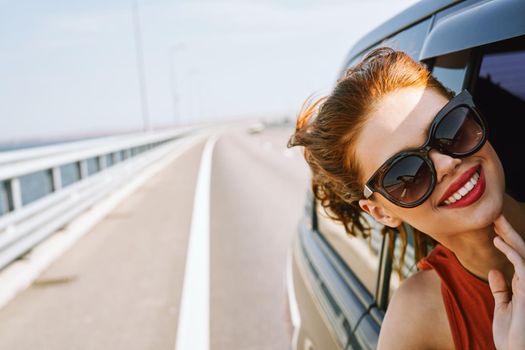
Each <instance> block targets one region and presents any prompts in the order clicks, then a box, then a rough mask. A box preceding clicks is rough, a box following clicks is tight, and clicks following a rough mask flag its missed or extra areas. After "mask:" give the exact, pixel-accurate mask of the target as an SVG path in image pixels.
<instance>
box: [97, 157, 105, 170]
mask: <svg viewBox="0 0 525 350" xmlns="http://www.w3.org/2000/svg"><path fill="white" fill-rule="evenodd" d="M98 168H99V169H100V171H102V170H104V169H106V168H107V163H106V155H105V154H102V155H100V156H98Z"/></svg>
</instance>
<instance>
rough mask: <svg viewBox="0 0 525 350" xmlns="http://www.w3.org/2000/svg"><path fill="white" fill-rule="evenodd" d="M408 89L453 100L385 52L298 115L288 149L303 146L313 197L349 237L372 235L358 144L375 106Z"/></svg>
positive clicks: (420, 70) (405, 60)
mask: <svg viewBox="0 0 525 350" xmlns="http://www.w3.org/2000/svg"><path fill="white" fill-rule="evenodd" d="M408 87H430V88H433V89H436V91H437V92H438V93H440V94H442V95H443V96H445V97H447V98H449V99H450V98H452V97H453V95H454V93H453V92H452V91H450V90H449V89H447V88H445V87H444V86H443V85H442V84H441V83H440V82H439V81H438V80H437V79H435V78H434V77H433V76H432V75H431V74H430V72H429V71H428V69H427V68H426V66H425V65H424V64H422V63H419V62H417V61H415V60H413V59H412V58H411V57H410V56H408V55H407V54H406V53H404V52H402V51H396V50H394V49H391V48H387V47H381V48H378V49H375V50H373V51H371V52H369V53H368V54H367V55H366V56H365V57H364V58H363V60H362V61H361V62H360V63H358V64H357V65H355V66H353V67H351V68H349V69H348V70H347V71H346V72H345V74H344V76H343V77H342V78H340V79H339V80H338V81H337V84H336V86H335V87H334V89H333V90H332V92H331V93H330V95H328V96H324V97H321V98H319V99H317V100H312V99H308V100H307V101H306V102H305V103H304V105H303V107H302V108H301V110H300V112H299V114H298V116H297V123H296V128H295V133H294V134H293V135H292V136H291V137H290V140H289V141H288V147H293V146H303V147H304V157H305V159H306V162H307V163H308V165H309V167H310V169H311V171H312V182H311V185H312V191H313V194H314V196H315V197H316V198H317V200H319V202H320V203H321V205H322V206H323V208H324V209H325V211H326V213H327V215H329V216H330V217H331V218H332V219H335V220H337V221H340V222H341V223H342V224H343V225H344V227H345V230H346V231H347V233H349V234H355V233H354V228H357V229H358V230H359V231H360V232H361V233H363V234H364V235H365V236H366V235H367V234H368V230H369V226H368V225H367V224H366V221H363V216H362V214H363V212H362V210H361V208H360V207H359V204H358V200H359V199H362V198H364V197H363V185H364V184H363V179H362V176H363V172H362V170H361V168H360V166H359V162H358V161H357V159H358V158H357V154H356V150H355V144H356V142H355V141H356V139H357V137H358V135H359V133H360V131H361V130H362V128H363V126H364V124H365V123H366V121H367V116H368V115H369V114H370V112H371V111H372V110H373V109H374V107H375V105H376V103H378V102H379V101H380V100H381V99H382V98H383V97H384V96H385V95H387V94H389V93H391V92H393V91H395V90H397V89H401V88H408Z"/></svg>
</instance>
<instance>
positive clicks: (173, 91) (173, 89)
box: [168, 43, 186, 125]
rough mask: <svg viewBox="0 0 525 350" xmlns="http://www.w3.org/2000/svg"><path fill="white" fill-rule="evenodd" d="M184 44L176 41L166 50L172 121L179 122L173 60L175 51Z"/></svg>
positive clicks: (183, 46) (174, 59)
mask: <svg viewBox="0 0 525 350" xmlns="http://www.w3.org/2000/svg"><path fill="white" fill-rule="evenodd" d="M185 48H186V45H185V44H184V43H178V44H176V45H172V46H170V48H169V51H168V60H169V62H168V64H169V69H170V82H171V95H172V99H173V101H172V103H173V123H174V124H175V125H176V124H180V122H181V120H180V116H179V111H180V108H179V101H180V99H179V96H178V94H177V75H176V74H175V62H176V57H177V56H176V54H175V53H176V52H177V51H179V50H182V49H185Z"/></svg>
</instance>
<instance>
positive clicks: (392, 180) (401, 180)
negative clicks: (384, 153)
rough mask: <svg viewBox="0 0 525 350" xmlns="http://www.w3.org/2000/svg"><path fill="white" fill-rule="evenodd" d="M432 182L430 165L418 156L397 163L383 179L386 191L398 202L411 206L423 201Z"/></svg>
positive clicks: (408, 157)
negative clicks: (420, 200)
mask: <svg viewBox="0 0 525 350" xmlns="http://www.w3.org/2000/svg"><path fill="white" fill-rule="evenodd" d="M431 182H432V175H431V170H430V168H429V165H428V164H427V163H426V162H425V161H424V160H423V159H422V158H420V157H418V156H407V157H405V158H402V159H400V160H398V161H397V162H395V163H394V164H393V165H392V166H391V167H390V169H389V170H388V171H387V173H386V174H385V176H384V177H383V187H384V189H385V190H386V191H387V192H388V193H389V194H390V195H391V196H392V197H393V198H395V199H396V200H398V201H400V202H402V203H405V204H410V203H414V202H416V201H417V200H419V199H421V198H422V197H423V196H424V195H425V193H426V192H427V191H428V189H429V187H430V185H431Z"/></svg>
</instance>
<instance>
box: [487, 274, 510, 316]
mask: <svg viewBox="0 0 525 350" xmlns="http://www.w3.org/2000/svg"><path fill="white" fill-rule="evenodd" d="M489 286H490V291H491V292H492V295H493V296H494V303H495V308H496V310H497V309H499V308H501V307H506V306H507V304H508V303H509V301H510V291H509V287H508V286H507V283H506V282H505V278H504V277H503V274H502V273H501V272H500V271H498V270H490V271H489Z"/></svg>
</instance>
